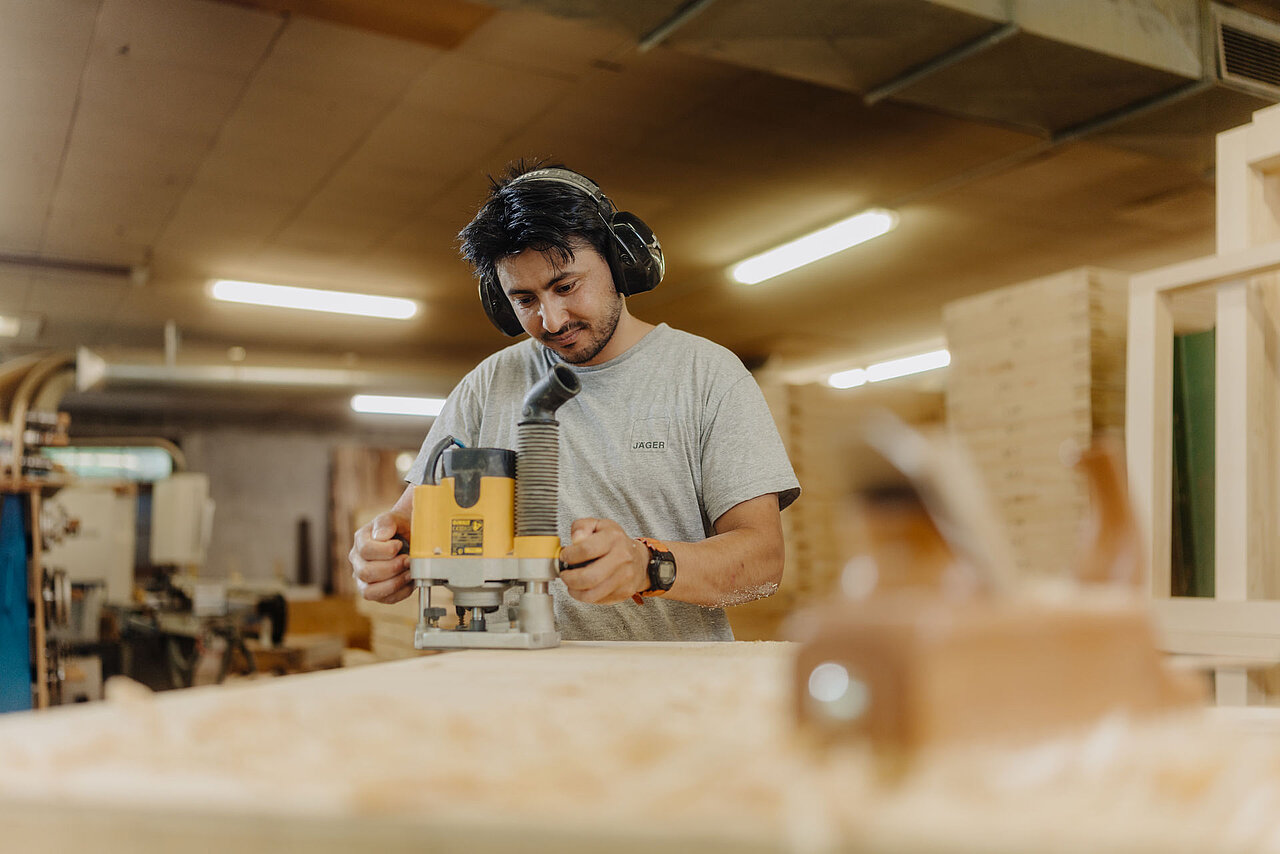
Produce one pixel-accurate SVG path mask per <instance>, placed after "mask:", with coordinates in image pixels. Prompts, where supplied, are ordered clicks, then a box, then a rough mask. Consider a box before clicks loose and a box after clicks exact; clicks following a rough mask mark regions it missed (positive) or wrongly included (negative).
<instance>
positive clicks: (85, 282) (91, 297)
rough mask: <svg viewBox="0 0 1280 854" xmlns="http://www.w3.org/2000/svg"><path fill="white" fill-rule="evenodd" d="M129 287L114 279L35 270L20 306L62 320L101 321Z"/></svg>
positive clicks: (28, 310) (76, 321) (103, 320)
mask: <svg viewBox="0 0 1280 854" xmlns="http://www.w3.org/2000/svg"><path fill="white" fill-rule="evenodd" d="M132 287H133V285H131V284H129V283H127V282H122V281H120V280H118V279H117V280H111V279H105V278H101V277H98V278H93V279H90V278H88V277H63V276H57V275H46V274H36V275H33V276H32V282H31V289H30V291H29V292H28V294H27V300H26V303H25V305H24V307H23V310H24V311H27V312H31V313H34V314H43V315H45V316H52V317H56V318H58V319H59V320H61V321H65V322H72V323H86V322H88V323H103V322H106V321H107V320H108V318H109V317H110V316H111V314H112V312H114V311H115V310H116V308H117V306H119V304H120V300H121V297H122V296H123V295H124V294H125V293H126V292H127V290H128V289H129V288H132Z"/></svg>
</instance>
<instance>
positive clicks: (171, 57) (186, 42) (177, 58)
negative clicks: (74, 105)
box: [93, 0, 280, 78]
mask: <svg viewBox="0 0 1280 854" xmlns="http://www.w3.org/2000/svg"><path fill="white" fill-rule="evenodd" d="M279 27H280V21H279V19H277V18H275V17H273V16H271V15H265V14H259V13H255V12H250V11H246V10H244V9H235V8H232V7H228V6H224V5H220V4H218V3H211V2H207V0H198V2H184V3H156V2H154V0H102V11H101V13H100V14H99V16H98V22H97V29H96V32H95V33H94V42H93V61H94V62H95V63H105V62H111V61H113V58H115V59H119V60H127V59H130V58H132V59H133V60H134V61H136V62H137V63H139V64H142V65H146V66H164V67H169V68H175V69H192V70H195V69H198V70H200V71H204V72H207V73H211V74H216V75H222V76H225V77H231V78H243V77H244V75H245V73H246V71H247V70H248V69H250V68H252V67H253V65H254V64H255V63H256V62H257V61H258V59H259V58H260V57H261V56H262V53H263V51H264V50H265V49H266V47H267V45H268V44H269V43H270V39H271V37H272V35H273V34H274V33H275V32H276V30H277V29H279Z"/></svg>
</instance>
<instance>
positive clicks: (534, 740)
mask: <svg viewBox="0 0 1280 854" xmlns="http://www.w3.org/2000/svg"><path fill="white" fill-rule="evenodd" d="M794 652H795V647H794V646H793V645H790V644H766V643H736V644H579V643H574V644H566V645H564V646H562V647H560V648H557V649H552V650H544V651H537V652H523V651H468V652H458V653H448V654H443V655H437V656H431V657H426V658H418V659H412V660H405V661H397V662H388V663H384V664H374V665H368V666H366V667H360V668H354V669H350V670H339V671H326V672H323V673H316V674H303V675H298V676H287V677H282V678H279V679H274V680H264V681H260V682H254V683H250V684H240V685H238V686H235V687H221V688H197V689H191V690H188V691H184V692H172V693H169V694H164V695H151V694H149V693H147V692H146V691H145V690H143V689H141V688H140V687H139V686H135V685H132V684H130V685H127V686H124V687H127V688H131V689H133V690H122V686H121V685H120V684H119V683H112V684H111V686H110V688H109V691H108V693H109V695H110V699H108V701H107V702H106V703H101V704H96V705H93V706H78V707H70V708H62V709H55V710H51V711H48V712H39V713H35V712H32V713H19V714H15V715H10V716H6V717H4V718H3V719H0V756H3V757H4V761H3V762H0V838H2V839H3V840H4V845H5V849H6V850H13V851H73V850H92V851H98V852H108V854H115V852H129V854H153V852H172V851H236V852H246V854H258V852H264V854H265V852H308V854H329V853H330V852H339V851H343V852H345V851H379V852H407V851H421V850H436V849H440V850H466V851H469V852H481V853H482V852H491V851H492V852H497V851H504V852H509V851H511V850H520V851H538V852H541V851H547V852H550V851H567V852H587V851H591V852H596V851H622V852H630V851H653V850H662V851H705V852H720V851H743V852H756V851H771V852H784V851H786V852H820V851H858V852H889V851H894V852H912V851H917V852H976V851H984V852H996V853H997V854H1000V853H1001V852H1010V853H1011V854H1012V852H1020V854H1025V852H1027V851H1036V852H1068V851H1072V852H1078V851H1105V852H1117V851H1123V852H1140V851H1150V852H1170V851H1187V852H1190V851H1196V852H1216V851H1242V850H1246V848H1248V847H1249V846H1256V845H1258V844H1260V843H1261V842H1264V841H1266V840H1272V841H1274V840H1275V838H1276V837H1275V835H1274V834H1275V833H1276V831H1277V821H1280V786H1277V785H1276V784H1277V782H1278V780H1280V741H1278V740H1277V739H1276V738H1275V731H1274V729H1273V728H1270V727H1268V726H1265V725H1259V724H1258V719H1257V718H1256V717H1254V718H1251V722H1252V723H1251V725H1250V726H1249V727H1247V728H1241V727H1239V726H1236V725H1232V724H1229V723H1224V722H1221V721H1216V720H1213V719H1210V718H1208V717H1206V716H1205V714H1203V713H1198V712H1197V713H1194V714H1188V715H1186V716H1183V717H1180V718H1171V719H1168V720H1163V721H1160V722H1154V723H1148V724H1145V725H1141V726H1139V725H1137V724H1134V723H1132V722H1129V721H1126V720H1125V719H1123V718H1120V717H1114V718H1111V719H1108V720H1106V721H1104V722H1103V723H1101V724H1099V725H1098V726H1096V727H1093V728H1091V729H1087V730H1084V731H1081V732H1078V733H1071V734H1068V735H1065V736H1062V737H1060V738H1057V739H1053V740H1049V741H1044V742H1041V743H1038V744H1036V745H1034V746H1032V747H1024V748H1018V749H1010V750H991V749H979V748H976V747H972V746H965V745H959V746H956V747H955V748H954V749H951V750H947V751H939V752H937V753H935V754H929V755H926V756H924V757H923V758H922V762H921V763H920V764H919V766H918V767H917V768H916V769H915V770H914V771H913V772H912V774H911V775H910V776H909V777H907V778H906V779H904V780H902V781H900V782H899V783H898V784H897V785H893V786H888V785H885V784H884V783H883V781H882V780H881V779H880V778H879V777H878V776H877V775H876V773H875V766H874V763H873V762H872V761H871V759H870V756H869V754H868V751H867V750H866V749H865V745H859V744H856V743H854V744H838V745H833V746H829V747H820V746H819V745H817V744H815V743H812V742H810V741H809V740H807V739H806V738H804V737H803V735H802V734H801V733H800V731H799V730H798V729H797V727H796V725H795V721H794V717H793V714H792V711H791V704H792V692H791V687H790V686H791V684H792V682H793V674H792V671H791V668H792V657H793V655H794ZM1246 795H1247V796H1248V797H1245V796H1246ZM1246 800H1247V801H1248V803H1247V804H1246V803H1245V802H1246ZM1250 850H1252V849H1250Z"/></svg>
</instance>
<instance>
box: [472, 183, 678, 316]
mask: <svg viewBox="0 0 1280 854" xmlns="http://www.w3.org/2000/svg"><path fill="white" fill-rule="evenodd" d="M534 181H545V182H548V183H556V184H564V185H566V186H569V187H573V188H574V189H575V190H577V191H579V192H580V193H583V194H584V195H586V196H588V197H589V198H590V199H591V200H592V201H594V202H595V204H596V213H597V214H598V215H599V217H600V221H601V222H603V223H604V224H605V228H606V230H607V231H608V232H609V234H610V235H611V239H610V240H609V242H608V245H607V246H606V247H605V249H606V251H605V260H606V261H607V262H608V263H609V269H610V270H611V271H612V273H613V284H614V287H616V288H617V289H618V293H620V294H622V295H623V296H624V297H629V296H631V295H632V294H642V293H644V292H645V291H651V290H653V289H654V288H656V287H657V286H658V283H659V282H661V281H662V274H663V272H664V271H665V270H666V263H665V262H664V261H663V259H662V246H661V244H659V243H658V238H656V237H654V235H653V230H652V229H651V228H649V226H647V225H645V224H644V221H643V220H641V219H640V217H638V216H636V215H635V214H632V213H628V212H626V211H619V210H618V209H617V208H615V207H614V206H613V202H611V201H609V197H608V196H606V195H605V194H604V192H603V191H601V189H600V188H599V187H597V186H596V185H595V184H594V183H593V182H592V181H590V180H589V179H587V178H585V177H583V176H582V175H579V174H578V173H577V172H571V171H569V170H568V169H534V170H532V171H530V172H526V173H524V174H523V175H520V176H518V177H517V178H514V179H513V180H512V181H511V182H510V183H508V184H507V186H506V187H503V190H505V189H507V188H508V187H514V186H516V185H517V184H525V183H531V182H534ZM480 302H481V303H482V304H483V305H484V312H485V314H487V315H488V316H489V319H490V320H491V321H493V325H494V326H496V327H498V328H499V329H501V330H502V331H503V332H504V333H506V334H507V335H510V336H512V337H515V336H516V335H519V334H520V333H521V332H523V331H524V327H522V326H521V325H520V321H519V319H518V318H517V317H516V313H515V310H514V309H513V308H512V307H511V301H510V300H508V299H507V295H506V294H505V293H504V292H503V290H502V286H501V285H500V284H498V277H497V275H496V274H495V275H491V276H483V277H482V278H481V279H480Z"/></svg>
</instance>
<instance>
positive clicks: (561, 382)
mask: <svg viewBox="0 0 1280 854" xmlns="http://www.w3.org/2000/svg"><path fill="white" fill-rule="evenodd" d="M580 389H581V386H580V385H579V383H578V376H577V374H575V373H574V372H573V371H572V370H570V369H569V368H568V367H566V366H565V365H557V366H556V367H555V368H553V369H552V370H551V371H550V372H549V373H548V374H547V375H546V376H544V377H543V378H542V379H541V380H539V381H538V382H537V383H536V384H534V386H533V388H531V389H530V390H529V393H528V394H527V395H526V396H525V399H524V402H523V405H522V408H521V413H520V421H519V424H518V427H517V433H516V444H517V450H516V451H510V450H506V449H504V448H464V447H461V446H460V445H459V443H458V442H457V441H456V440H454V438H453V437H451V436H447V437H445V438H444V439H443V440H441V441H440V442H438V443H437V444H436V446H435V447H434V448H432V450H431V453H430V454H429V455H428V458H427V468H426V476H425V478H424V483H423V484H422V485H421V486H418V487H415V488H414V491H413V526H412V530H411V532H410V540H409V558H410V560H409V574H410V576H411V577H412V578H413V583H414V585H415V586H417V588H418V597H419V598H418V604H419V610H420V615H419V618H418V625H417V628H416V630H415V631H414V638H413V645H414V646H415V647H416V648H418V649H460V648H481V649H543V648H546V647H553V646H558V645H559V643H560V634H559V633H558V632H557V631H556V624H555V612H554V609H553V607H552V599H551V592H550V590H549V588H548V585H549V584H550V582H551V581H552V579H554V578H556V577H557V574H558V571H559V558H560V536H559V532H558V517H559V503H560V502H559V486H560V483H559V481H560V477H559V468H560V423H559V422H558V421H556V420H555V412H556V410H557V409H559V408H560V406H561V405H562V404H564V403H565V402H566V401H568V400H570V399H571V398H573V396H574V395H576V394H577V393H578V392H579V390H580ZM455 446H456V447H455ZM437 465H439V466H440V468H441V469H442V476H441V477H440V479H439V481H438V482H437V479H436V468H437ZM435 585H441V586H444V587H447V588H448V589H449V590H450V591H451V592H452V593H453V604H454V608H455V610H456V612H457V615H458V625H457V627H456V628H445V627H443V626H441V625H440V621H441V619H442V618H444V617H445V616H446V614H447V612H446V610H445V608H443V607H433V606H432V604H431V588H432V587H433V586H435Z"/></svg>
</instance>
